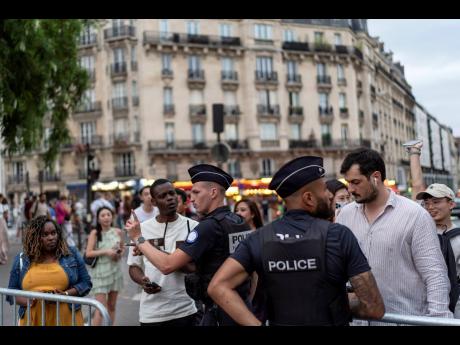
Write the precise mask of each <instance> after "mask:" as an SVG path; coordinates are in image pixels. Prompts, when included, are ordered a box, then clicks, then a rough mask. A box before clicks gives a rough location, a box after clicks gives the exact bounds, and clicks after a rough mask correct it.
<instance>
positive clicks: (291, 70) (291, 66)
mask: <svg viewBox="0 0 460 345" xmlns="http://www.w3.org/2000/svg"><path fill="white" fill-rule="evenodd" d="M286 66H287V74H288V80H293V79H294V77H295V76H296V75H297V62H296V61H293V60H288V61H287V62H286Z"/></svg>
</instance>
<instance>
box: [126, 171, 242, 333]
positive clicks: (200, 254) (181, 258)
mask: <svg viewBox="0 0 460 345" xmlns="http://www.w3.org/2000/svg"><path fill="white" fill-rule="evenodd" d="M188 172H189V174H190V177H191V180H192V183H193V187H192V190H191V198H190V199H191V202H192V203H193V205H194V207H195V208H196V210H197V212H198V213H199V214H201V215H202V216H204V218H203V219H202V220H201V222H200V223H199V224H198V225H197V226H196V227H195V229H193V230H192V231H191V232H190V233H189V235H188V236H187V239H186V240H185V243H183V244H182V245H181V246H180V247H179V248H178V249H176V250H175V251H174V252H173V253H171V254H170V255H168V254H166V253H163V252H161V251H160V250H158V249H156V248H155V247H153V246H152V245H150V244H149V242H148V241H145V239H144V238H143V237H142V236H141V232H140V227H139V223H138V221H137V219H136V218H135V215H134V216H133V217H134V221H131V220H130V221H128V222H127V223H126V230H127V231H128V235H129V237H130V238H131V239H132V240H134V241H135V242H136V245H137V247H138V248H139V249H140V251H141V252H142V253H143V254H144V255H145V257H146V258H147V259H148V260H149V261H150V262H151V263H152V264H153V265H154V266H155V267H157V268H158V269H159V270H160V271H161V272H162V273H163V274H169V273H171V272H174V271H176V270H178V269H180V268H181V267H183V266H185V265H186V264H187V263H189V262H192V261H194V262H195V265H196V275H195V276H194V278H195V279H189V280H188V281H186V285H187V291H188V292H189V293H190V294H191V295H192V297H193V298H194V299H197V300H201V301H203V303H204V304H205V313H204V317H203V320H202V325H236V324H235V322H234V321H233V320H232V319H231V318H230V317H229V316H228V315H226V313H225V312H223V310H222V309H221V308H219V307H218V306H216V305H215V304H214V302H213V301H212V299H210V298H209V297H208V295H207V292H206V291H207V287H208V285H209V282H210V281H211V278H212V276H213V275H214V273H215V272H216V271H217V269H218V268H219V267H220V266H221V265H222V263H223V262H224V261H225V259H227V257H228V256H229V255H230V254H231V253H233V252H234V250H235V248H236V247H237V245H238V244H239V242H240V241H241V240H243V239H244V238H245V237H247V236H248V235H249V234H250V233H251V229H250V227H249V225H247V224H246V223H245V222H244V220H243V218H241V217H240V216H238V215H236V214H234V213H232V212H231V211H230V209H229V208H228V207H227V206H224V198H225V191H226V190H227V189H228V187H230V186H231V184H232V182H233V178H232V177H231V176H230V175H229V174H227V173H226V172H225V171H223V170H221V169H219V168H217V167H215V166H213V165H209V164H199V165H196V166H193V167H191V168H190V169H189V170H188ZM192 278H193V276H192ZM238 285H239V286H238V287H237V291H238V293H239V295H240V298H241V299H242V300H244V301H245V302H246V304H248V302H247V301H248V295H249V279H248V278H246V279H244V280H241V282H240V284H238Z"/></svg>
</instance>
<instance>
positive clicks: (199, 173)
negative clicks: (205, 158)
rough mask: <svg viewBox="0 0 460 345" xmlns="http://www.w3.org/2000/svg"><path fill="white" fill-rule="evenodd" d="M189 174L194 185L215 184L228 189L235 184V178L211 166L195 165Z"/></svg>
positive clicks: (189, 170)
mask: <svg viewBox="0 0 460 345" xmlns="http://www.w3.org/2000/svg"><path fill="white" fill-rule="evenodd" d="M188 173H189V175H190V178H191V180H192V183H195V182H200V181H207V182H215V183H218V184H220V185H221V186H222V187H224V188H225V189H227V188H228V187H230V186H231V185H232V182H233V177H231V176H230V175H229V174H227V173H226V172H225V171H223V170H222V169H220V168H218V167H216V166H214V165H210V164H198V165H195V166H193V167H191V168H190V169H188Z"/></svg>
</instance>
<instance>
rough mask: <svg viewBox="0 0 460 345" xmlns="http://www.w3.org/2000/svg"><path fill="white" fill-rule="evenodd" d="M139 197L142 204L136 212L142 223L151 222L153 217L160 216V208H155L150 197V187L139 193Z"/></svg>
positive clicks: (142, 189)
mask: <svg viewBox="0 0 460 345" xmlns="http://www.w3.org/2000/svg"><path fill="white" fill-rule="evenodd" d="M139 196H140V198H141V201H142V204H141V206H139V207H138V208H136V209H135V210H134V212H135V213H136V216H137V218H138V219H139V221H140V222H141V223H143V222H145V221H146V220H149V219H151V218H153V217H156V216H158V214H159V213H160V212H159V211H158V207H156V206H153V204H152V196H151V195H150V186H144V187H142V188H141V190H140V191H139Z"/></svg>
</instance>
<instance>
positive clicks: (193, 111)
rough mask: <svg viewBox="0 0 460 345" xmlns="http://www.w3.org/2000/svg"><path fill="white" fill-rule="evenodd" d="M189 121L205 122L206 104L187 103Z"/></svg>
mask: <svg viewBox="0 0 460 345" xmlns="http://www.w3.org/2000/svg"><path fill="white" fill-rule="evenodd" d="M189 116H190V122H192V123H197V122H201V123H203V122H206V104H191V105H189Z"/></svg>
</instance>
